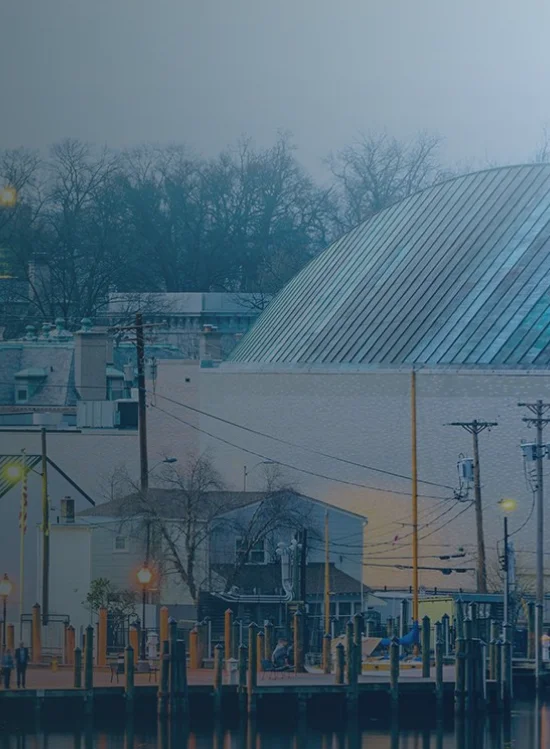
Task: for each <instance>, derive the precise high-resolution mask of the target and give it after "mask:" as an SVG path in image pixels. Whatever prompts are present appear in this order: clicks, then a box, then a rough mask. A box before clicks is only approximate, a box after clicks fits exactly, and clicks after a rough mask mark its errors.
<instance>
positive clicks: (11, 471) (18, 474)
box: [4, 463, 23, 484]
mask: <svg viewBox="0 0 550 749" xmlns="http://www.w3.org/2000/svg"><path fill="white" fill-rule="evenodd" d="M4 475H5V477H6V478H7V479H8V481H12V482H13V483H14V484H15V483H16V482H17V481H19V480H20V479H22V478H23V466H21V465H19V464H18V463H9V464H8V465H7V466H5V468H4Z"/></svg>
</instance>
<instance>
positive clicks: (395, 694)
mask: <svg viewBox="0 0 550 749" xmlns="http://www.w3.org/2000/svg"><path fill="white" fill-rule="evenodd" d="M390 699H391V707H392V710H393V711H395V710H397V708H398V705H399V640H398V638H397V637H393V638H392V641H391V643H390Z"/></svg>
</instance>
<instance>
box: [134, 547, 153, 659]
mask: <svg viewBox="0 0 550 749" xmlns="http://www.w3.org/2000/svg"><path fill="white" fill-rule="evenodd" d="M137 579H138V582H139V583H140V585H141V660H142V661H144V660H145V645H146V642H147V631H146V629H145V604H146V602H147V586H148V585H149V583H150V582H151V580H152V579H153V573H152V572H151V570H150V569H149V566H148V563H147V561H145V562H144V563H143V567H142V568H141V569H140V571H139V572H138V573H137Z"/></svg>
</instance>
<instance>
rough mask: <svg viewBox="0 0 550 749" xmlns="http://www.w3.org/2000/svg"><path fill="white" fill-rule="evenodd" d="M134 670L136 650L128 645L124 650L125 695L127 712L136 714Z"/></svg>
mask: <svg viewBox="0 0 550 749" xmlns="http://www.w3.org/2000/svg"><path fill="white" fill-rule="evenodd" d="M86 639H87V638H86ZM134 668H135V658H134V649H133V647H132V646H131V645H126V647H125V648H124V676H125V688H124V694H125V697H126V712H127V713H133V712H134V692H135V684H134Z"/></svg>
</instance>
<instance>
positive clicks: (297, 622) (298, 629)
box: [294, 609, 306, 674]
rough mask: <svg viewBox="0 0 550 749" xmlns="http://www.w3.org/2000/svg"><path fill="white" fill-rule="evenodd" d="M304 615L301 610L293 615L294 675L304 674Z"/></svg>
mask: <svg viewBox="0 0 550 749" xmlns="http://www.w3.org/2000/svg"><path fill="white" fill-rule="evenodd" d="M304 664H305V648H304V615H303V613H302V610H301V609H298V611H297V612H296V613H295V614H294V673H296V674H303V673H304V672H305V670H306V669H305V665H304Z"/></svg>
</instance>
